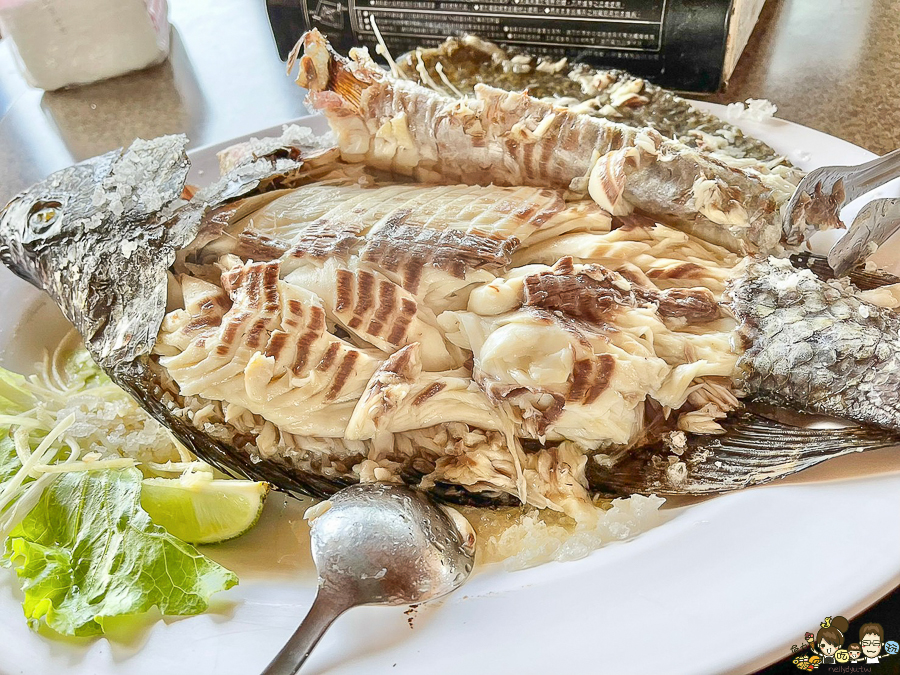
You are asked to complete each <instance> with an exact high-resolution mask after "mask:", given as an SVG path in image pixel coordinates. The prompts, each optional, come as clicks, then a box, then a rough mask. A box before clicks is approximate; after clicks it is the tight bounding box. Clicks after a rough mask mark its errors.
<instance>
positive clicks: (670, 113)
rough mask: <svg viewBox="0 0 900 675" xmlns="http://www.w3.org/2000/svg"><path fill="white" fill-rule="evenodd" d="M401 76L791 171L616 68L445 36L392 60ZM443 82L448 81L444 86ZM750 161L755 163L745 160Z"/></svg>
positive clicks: (759, 145)
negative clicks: (515, 95) (547, 107)
mask: <svg viewBox="0 0 900 675" xmlns="http://www.w3.org/2000/svg"><path fill="white" fill-rule="evenodd" d="M396 66H397V68H398V71H399V75H400V76H401V77H404V78H407V79H410V80H412V81H414V82H419V83H420V84H423V85H426V86H428V85H429V84H431V83H433V88H435V89H437V90H439V91H442V92H444V93H447V94H453V93H455V92H454V90H456V91H457V92H460V93H462V94H466V95H468V94H471V93H472V92H473V91H474V87H475V85H476V84H479V83H483V84H488V85H491V86H495V87H500V88H503V89H508V90H511V91H526V90H527V91H528V92H529V93H530V94H531V95H532V96H534V97H536V98H539V99H543V100H545V101H546V102H548V103H555V104H557V105H565V106H566V107H568V108H570V109H572V110H576V111H578V112H581V113H584V114H587V115H594V116H598V117H606V118H608V119H610V120H611V121H613V122H619V123H621V124H625V125H628V126H630V127H638V128H639V127H652V128H653V129H655V130H656V131H658V132H659V133H661V134H662V135H663V136H665V137H667V138H673V139H675V140H678V141H680V142H682V143H684V144H685V145H687V146H688V147H693V148H697V149H698V150H706V151H716V152H719V153H722V154H726V155H728V156H730V157H733V158H736V159H740V160H743V161H742V162H741V163H742V164H744V165H746V166H756V167H760V168H761V169H763V170H770V169H772V168H774V167H779V169H778V170H779V171H784V172H785V173H786V175H790V174H793V173H795V172H797V171H798V169H796V168H794V167H792V166H791V164H790V163H789V162H788V161H787V160H786V159H785V158H784V157H783V156H782V155H779V154H778V153H777V152H776V151H775V150H773V149H772V148H770V147H769V146H768V145H766V144H765V143H763V142H762V141H760V140H758V139H755V138H752V137H750V136H745V135H744V134H743V133H742V132H741V130H740V129H738V128H737V127H735V126H733V125H731V124H727V123H725V122H723V121H722V120H720V119H719V118H718V117H715V116H714V115H711V114H709V113H706V112H703V111H702V110H699V109H697V108H695V107H693V106H692V105H691V104H690V103H689V102H688V101H686V100H684V99H683V98H681V97H680V96H677V95H676V94H674V93H672V92H671V91H668V90H666V89H663V88H661V87H658V86H656V85H654V84H652V83H650V82H647V81H646V80H644V79H643V78H639V77H634V76H632V75H630V74H628V73H626V72H624V71H621V70H597V69H594V68H592V67H590V66H588V65H586V64H582V63H576V64H569V63H568V61H566V60H565V59H562V60H561V61H556V62H552V61H549V60H547V59H544V58H540V59H538V58H535V57H534V56H532V55H529V54H527V53H525V52H523V51H522V50H520V49H517V48H510V49H503V48H502V47H500V46H499V45H496V44H494V43H492V42H490V41H488V40H484V39H482V38H479V37H478V36H476V35H465V36H462V37H449V38H447V39H446V40H444V42H442V43H441V44H440V45H438V46H437V47H421V48H418V49H415V50H413V51H410V52H408V53H406V54H403V55H401V56H399V57H398V58H397V60H396ZM448 83H449V84H448ZM752 160H755V161H752Z"/></svg>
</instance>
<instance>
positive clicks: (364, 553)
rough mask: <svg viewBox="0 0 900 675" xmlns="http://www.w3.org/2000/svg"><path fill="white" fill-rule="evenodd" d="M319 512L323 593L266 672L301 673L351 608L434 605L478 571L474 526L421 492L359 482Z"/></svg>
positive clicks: (313, 528)
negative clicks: (323, 636)
mask: <svg viewBox="0 0 900 675" xmlns="http://www.w3.org/2000/svg"><path fill="white" fill-rule="evenodd" d="M313 509H315V510H316V511H313V514H315V515H311V516H310V536H311V540H312V555H313V560H314V561H315V563H316V569H317V570H318V573H319V590H318V592H317V594H316V599H315V600H314V601H313V604H312V607H311V608H310V610H309V613H308V614H307V615H306V618H305V619H304V620H303V622H302V623H301V624H300V627H299V628H298V629H297V630H296V632H295V633H294V634H293V635H292V636H291V638H290V640H288V643H287V644H286V645H285V646H284V648H283V649H282V650H281V651H280V652H279V653H278V655H277V656H276V657H275V658H274V659H273V660H272V662H271V663H270V664H269V665H268V667H267V668H266V669H265V671H264V672H263V675H293V673H296V672H297V670H299V668H300V666H302V665H303V662H304V661H306V659H307V657H308V656H309V655H310V653H311V652H312V650H313V648H314V647H315V646H316V643H318V641H319V639H320V638H321V637H322V635H323V634H324V633H325V631H326V630H328V628H329V626H331V624H332V623H333V622H334V620H335V619H337V618H338V617H339V616H340V615H341V614H343V613H344V612H345V611H347V610H348V609H350V608H351V607H356V606H359V605H412V604H418V603H422V602H427V601H428V600H433V599H435V598H439V597H441V596H443V595H446V594H447V593H450V592H451V591H453V590H455V589H457V588H459V586H460V585H462V583H463V582H464V581H465V580H466V579H467V578H468V576H469V573H470V572H471V571H472V565H473V563H474V560H475V533H474V531H473V530H472V527H471V526H470V525H469V523H468V522H467V521H466V519H465V518H463V516H462V515H461V514H459V513H457V512H456V511H454V510H452V509H449V508H444V507H440V506H438V505H437V504H435V503H434V502H433V501H431V500H430V499H429V498H428V497H427V496H425V495H424V494H423V493H421V492H417V491H414V490H411V489H410V488H408V487H405V486H400V485H392V484H386V483H365V484H360V485H352V486H350V487H348V488H345V489H343V490H341V491H340V492H337V493H336V494H334V495H333V496H332V497H331V499H329V500H328V501H326V502H322V503H321V504H319V505H317V506H315V507H313ZM316 512H318V513H316Z"/></svg>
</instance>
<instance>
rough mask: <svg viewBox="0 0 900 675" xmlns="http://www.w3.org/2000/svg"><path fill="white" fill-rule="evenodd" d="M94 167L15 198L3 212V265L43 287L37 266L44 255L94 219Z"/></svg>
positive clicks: (66, 173) (63, 174)
mask: <svg viewBox="0 0 900 675" xmlns="http://www.w3.org/2000/svg"><path fill="white" fill-rule="evenodd" d="M98 159H99V158H98ZM92 164H93V162H92V163H85V164H78V165H76V166H72V167H68V168H67V169H63V170H62V171H58V172H57V173H54V174H53V175H51V176H50V177H49V178H47V179H45V180H43V181H41V182H40V183H37V184H35V185H33V186H32V187H30V188H29V189H28V190H26V191H24V192H22V193H21V194H19V195H17V196H16V197H14V198H13V199H12V200H11V201H10V202H9V204H7V205H6V207H5V208H4V209H3V211H2V212H0V261H2V262H3V264H5V265H6V266H7V267H8V268H10V270H12V271H13V272H15V273H16V274H17V275H18V276H20V277H22V278H23V279H25V280H26V281H28V282H30V283H32V284H34V285H35V286H38V287H40V286H41V281H40V274H39V273H38V272H37V268H36V263H37V261H38V260H39V258H40V257H41V254H42V252H44V251H46V250H47V248H48V247H51V246H53V245H54V243H60V242H63V241H65V240H66V239H67V238H68V237H69V236H70V235H71V234H73V230H74V229H76V228H79V227H81V225H82V222H83V219H84V218H86V217H88V218H89V217H90V215H91V211H92V208H93V207H92V206H91V194H92V193H93V190H94V183H93V180H92V179H93V176H94V173H95V171H94V166H92Z"/></svg>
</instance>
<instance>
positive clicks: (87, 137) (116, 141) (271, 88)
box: [0, 0, 900, 673]
mask: <svg viewBox="0 0 900 675" xmlns="http://www.w3.org/2000/svg"><path fill="white" fill-rule="evenodd" d="M169 4H170V14H169V16H170V20H171V22H172V24H173V26H174V29H173V36H172V37H173V42H172V52H171V56H170V58H169V60H168V61H166V62H165V63H163V64H161V65H159V66H156V67H154V68H150V69H147V70H145V71H142V72H138V73H133V74H130V75H127V76H124V77H120V78H116V79H114V80H110V81H107V82H101V83H97V84H94V85H90V86H87V87H82V88H78V89H72V90H66V91H58V92H47V93H45V92H42V91H39V90H36V89H32V88H30V87H28V85H27V84H26V83H25V82H24V80H23V79H22V77H21V76H20V75H19V73H18V70H17V68H16V65H15V62H14V59H13V55H12V53H11V50H10V45H9V44H8V41H3V40H0V203H3V202H5V201H6V199H8V198H9V197H11V196H12V195H13V194H15V193H16V192H18V191H19V190H21V189H22V188H24V187H26V186H28V185H30V184H31V183H33V182H35V181H36V180H39V179H41V178H43V177H44V176H46V175H47V174H48V173H50V172H52V171H55V170H57V169H59V168H62V167H65V166H68V165H69V164H71V163H73V162H74V161H79V160H82V159H85V158H87V157H91V156H94V155H97V154H100V153H102V152H106V151H108V150H111V149H114V148H117V147H120V146H123V145H128V144H129V143H130V142H131V141H132V140H133V139H134V138H137V137H142V138H152V137H154V136H159V135H162V134H168V133H185V134H187V135H188V137H189V138H190V139H191V145H192V146H193V147H199V146H202V145H207V144H210V143H217V142H220V141H223V140H226V139H228V138H232V137H235V136H239V135H242V134H246V133H249V132H252V131H254V130H257V129H263V128H266V127H270V126H274V125H277V124H280V123H281V122H283V121H285V120H289V119H292V118H295V117H298V116H300V115H303V114H305V112H306V108H305V106H304V105H303V101H302V98H303V95H302V91H301V90H300V89H298V88H297V87H296V86H295V85H294V84H293V83H292V81H291V80H290V79H289V78H288V77H286V76H285V72H284V65H283V64H282V62H281V61H280V60H279V59H278V58H277V57H276V52H275V43H274V40H273V38H272V36H271V33H270V31H269V25H268V20H267V18H266V14H265V10H264V3H263V2H261V0H169ZM898 35H900V0H769V1H768V2H767V4H766V6H765V7H764V8H763V12H762V14H761V16H760V20H759V23H758V24H757V26H756V29H755V30H754V32H753V35H752V36H751V38H750V42H749V43H748V45H747V48H746V50H745V52H744V55H743V56H742V58H741V61H740V62H739V64H738V66H737V69H736V71H735V73H734V74H733V76H732V78H731V82H730V83H729V85H728V87H727V89H726V90H725V91H723V92H721V93H719V94H716V95H713V96H710V97H707V98H708V100H712V101H716V102H720V103H730V102H733V101H743V100H746V99H748V98H767V99H769V100H771V101H772V102H774V103H775V104H776V105H777V106H778V116H779V117H781V118H783V119H787V120H791V121H793V122H798V123H800V124H803V125H806V126H809V127H812V128H814V129H819V130H821V131H824V132H826V133H828V134H832V135H834V136H838V137H840V138H844V139H846V140H848V141H850V142H852V143H855V144H857V145H860V146H862V147H864V148H867V149H869V150H871V151H873V152H876V153H878V154H883V153H885V152H888V151H890V150H893V149H894V148H897V147H900V103H898V102H900V40H898ZM867 616H871V618H872V620H873V621H883V620H884V618H885V617H898V616H900V593H898V592H896V591H895V592H894V593H893V594H892V595H891V596H890V597H889V598H887V599H885V600H884V601H882V602H881V603H879V604H878V605H876V606H875V607H874V608H872V609H871V610H870V611H869V612H866V613H865V614H864V615H863V617H859V619H860V620H862V619H864V618H866V617H867ZM791 671H793V672H797V671H796V668H795V667H794V666H792V665H791V664H790V660H789V659H788V660H786V661H785V662H783V663H781V664H776V665H775V666H773V667H772V668H771V669H767V672H772V673H775V672H791Z"/></svg>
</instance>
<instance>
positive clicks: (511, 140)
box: [289, 30, 839, 253]
mask: <svg viewBox="0 0 900 675" xmlns="http://www.w3.org/2000/svg"><path fill="white" fill-rule="evenodd" d="M301 48H302V49H303V56H301V57H299V68H298V75H297V82H298V84H300V85H301V86H305V87H307V88H308V89H309V90H310V94H309V97H308V101H309V103H310V104H311V105H312V107H314V108H316V109H318V110H320V111H322V112H323V114H324V115H325V116H326V118H328V120H329V123H330V124H331V126H332V129H333V130H334V132H335V134H336V135H337V138H338V145H339V146H340V148H341V151H342V153H343V156H344V158H345V159H347V160H348V161H363V162H365V163H367V164H369V165H371V166H374V167H377V168H381V169H386V170H390V171H392V172H394V173H397V174H401V175H411V176H414V177H416V178H417V179H418V180H424V181H432V182H433V181H440V182H463V183H496V184H501V185H540V186H549V187H553V188H557V189H569V190H573V191H576V192H588V193H589V194H590V196H591V197H592V198H593V199H594V200H595V201H596V202H597V203H598V204H599V205H600V206H601V207H603V208H604V209H606V210H608V211H609V212H610V213H612V214H613V215H624V214H627V213H630V212H631V211H632V210H633V209H636V210H638V211H640V212H642V213H645V214H646V215H648V216H651V217H653V218H656V219H658V220H660V221H661V222H665V223H667V224H672V225H674V226H676V227H680V228H682V229H685V230H686V231H689V232H692V233H694V234H697V235H698V236H700V237H701V238H703V239H706V240H708V241H713V242H715V243H719V244H721V245H724V246H726V247H728V248H730V249H732V250H736V251H741V252H745V253H755V252H761V253H775V252H779V251H780V250H781V249H782V248H783V247H784V246H796V245H798V244H800V243H802V241H804V240H805V239H806V238H807V237H808V236H809V235H810V234H811V233H812V231H813V230H814V229H815V227H816V225H814V224H811V223H805V222H804V223H793V224H790V225H788V226H787V231H784V232H783V231H782V223H781V215H780V209H781V207H782V206H783V205H784V203H785V202H786V201H787V199H788V197H789V196H790V194H791V193H792V192H793V188H794V187H795V185H794V184H792V183H791V182H790V181H788V180H786V179H785V178H783V177H781V176H777V175H774V174H760V173H758V172H756V171H753V170H752V169H739V168H735V167H732V166H728V165H726V164H724V163H722V162H721V161H719V160H718V159H716V158H715V157H713V156H711V155H709V154H706V153H703V152H698V151H696V150H692V149H690V148H688V147H686V146H684V145H682V144H681V143H679V142H677V141H673V140H668V139H664V138H663V137H662V136H661V135H660V134H659V133H658V132H656V131H654V130H653V129H649V128H644V129H635V128H632V127H628V126H625V125H621V124H616V123H613V122H610V121H608V120H605V119H601V118H596V117H589V116H586V115H579V114H576V113H572V112H570V111H567V110H565V109H563V108H559V107H554V106H552V105H550V104H547V103H542V102H540V101H538V100H536V99H534V98H532V97H530V96H528V95H527V94H522V93H514V92H508V91H504V90H501V89H496V88H493V87H489V86H486V85H482V84H479V85H476V87H475V90H474V97H471V98H462V99H458V98H450V97H447V96H443V95H441V94H438V93H436V92H435V91H433V90H431V89H426V88H424V87H421V86H419V85H417V84H415V83H412V82H410V81H407V80H396V79H393V78H391V77H390V76H389V75H387V74H386V73H385V72H384V71H382V70H381V69H380V68H379V67H378V66H377V65H376V64H375V63H374V62H373V61H372V60H371V59H370V58H369V57H368V54H367V53H365V52H363V51H360V50H351V55H350V58H349V59H346V58H344V57H341V56H340V55H338V54H336V53H335V52H334V51H333V50H332V49H331V47H330V45H329V44H328V42H327V41H326V40H325V38H324V37H323V36H322V35H321V34H320V33H318V31H315V30H314V31H310V32H308V33H306V35H304V37H303V38H302V39H301V41H300V42H298V45H297V47H296V48H295V51H294V53H293V54H292V60H291V61H290V62H289V67H290V65H291V64H292V63H293V60H294V59H297V57H298V56H299V53H300V49H301ZM829 208H831V210H832V211H833V210H834V205H830V206H829V205H827V204H824V205H822V208H821V211H822V212H823V213H826V212H828V210H829ZM833 216H834V217H833V218H827V219H823V221H822V226H823V227H833V226H835V224H836V223H838V222H839V219H838V218H837V214H833ZM826 221H827V222H826Z"/></svg>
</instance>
